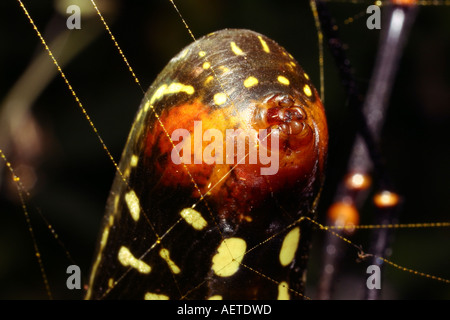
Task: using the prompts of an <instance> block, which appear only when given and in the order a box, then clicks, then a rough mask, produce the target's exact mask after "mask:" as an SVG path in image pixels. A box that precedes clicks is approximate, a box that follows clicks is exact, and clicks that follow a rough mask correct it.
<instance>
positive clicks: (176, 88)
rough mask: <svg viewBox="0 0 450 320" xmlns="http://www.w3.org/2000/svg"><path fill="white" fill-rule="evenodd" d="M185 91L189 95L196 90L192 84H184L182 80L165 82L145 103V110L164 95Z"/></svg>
mask: <svg viewBox="0 0 450 320" xmlns="http://www.w3.org/2000/svg"><path fill="white" fill-rule="evenodd" d="M180 92H184V93H187V94H189V95H191V94H193V93H194V92H195V90H194V87H193V86H191V85H186V84H182V83H180V82H172V83H171V84H169V85H167V84H163V85H161V86H160V87H159V88H158V89H156V91H155V93H154V94H153V95H152V97H151V98H150V100H149V101H147V103H146V104H145V106H144V107H145V111H147V110H148V108H149V106H151V105H153V103H155V101H158V100H159V99H161V98H162V97H163V96H165V95H167V94H174V93H180Z"/></svg>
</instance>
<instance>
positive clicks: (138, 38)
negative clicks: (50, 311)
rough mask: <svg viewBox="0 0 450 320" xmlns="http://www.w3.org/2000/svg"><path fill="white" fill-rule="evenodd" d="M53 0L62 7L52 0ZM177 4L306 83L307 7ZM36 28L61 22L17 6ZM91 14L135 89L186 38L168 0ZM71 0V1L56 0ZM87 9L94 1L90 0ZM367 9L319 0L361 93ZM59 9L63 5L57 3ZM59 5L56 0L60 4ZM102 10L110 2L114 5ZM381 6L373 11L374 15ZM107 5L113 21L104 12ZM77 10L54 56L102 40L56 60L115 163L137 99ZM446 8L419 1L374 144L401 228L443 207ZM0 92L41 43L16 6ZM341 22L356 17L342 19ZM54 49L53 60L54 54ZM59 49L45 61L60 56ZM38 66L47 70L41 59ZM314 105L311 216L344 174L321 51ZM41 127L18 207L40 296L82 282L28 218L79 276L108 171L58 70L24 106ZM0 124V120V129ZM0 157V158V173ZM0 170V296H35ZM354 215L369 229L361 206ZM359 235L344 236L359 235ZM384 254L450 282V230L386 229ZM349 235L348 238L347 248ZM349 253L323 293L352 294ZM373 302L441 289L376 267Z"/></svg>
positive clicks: (1, 9) (333, 92) (449, 95)
mask: <svg viewBox="0 0 450 320" xmlns="http://www.w3.org/2000/svg"><path fill="white" fill-rule="evenodd" d="M57 2H59V3H60V4H61V3H64V1H62V0H60V1H57ZM179 2H180V3H177V4H178V5H179V9H180V11H181V13H182V15H183V17H184V18H185V19H186V21H187V23H188V24H189V27H190V28H191V30H192V32H193V34H194V35H195V36H196V37H200V36H202V35H204V34H206V33H209V32H212V31H215V30H219V29H223V28H248V29H253V30H255V31H258V32H260V33H263V34H265V35H267V36H269V37H271V38H273V39H274V40H276V41H277V42H278V43H280V44H281V45H282V46H284V47H285V48H286V49H287V50H288V51H289V52H291V53H292V55H293V56H294V57H295V58H296V59H297V61H299V62H300V64H301V65H302V66H303V68H304V69H305V71H306V72H307V73H308V74H309V75H310V76H311V78H312V80H313V82H314V83H315V84H316V87H317V88H318V85H319V73H318V70H319V63H318V61H319V59H318V49H317V48H318V47H317V32H316V29H315V26H314V21H313V17H312V14H311V10H310V8H309V6H308V4H307V1H303V2H301V3H300V1H298V2H297V3H294V2H293V1H284V0H283V1H280V0H278V1H270V0H264V1H263V0H258V1H256V0H254V1H251V0H245V1H237V0H236V1H234V0H233V1H230V0H227V1H217V0H216V1H211V0H199V1H179ZM24 3H25V5H26V6H27V8H28V10H29V11H30V14H31V16H32V17H33V19H34V20H35V23H36V25H37V26H38V28H39V29H40V31H41V32H42V33H43V34H44V37H45V38H46V40H47V41H48V42H49V43H50V42H51V41H50V40H51V39H52V38H53V37H54V36H55V35H57V34H59V33H60V32H62V31H64V30H67V29H66V27H65V19H66V17H65V16H61V15H59V14H58V13H56V12H55V9H54V6H53V1H44V0H40V1H39V2H37V1H24ZM106 3H107V5H108V8H109V9H110V10H109V9H108V8H104V9H103V12H104V13H105V16H106V18H107V21H108V22H110V26H111V29H112V32H113V33H114V35H115V37H116V39H117V40H118V43H119V44H120V46H121V48H122V49H123V51H124V53H125V55H126V57H127V59H128V60H129V62H130V64H131V65H132V67H133V69H134V71H135V73H136V74H137V76H138V77H139V80H140V81H141V84H142V87H143V89H144V90H145V89H146V88H147V87H148V86H149V85H150V84H151V82H152V81H153V79H154V78H155V77H156V75H157V74H158V72H159V71H160V70H161V69H162V68H163V67H164V65H165V64H166V63H167V62H168V61H169V60H170V58H171V57H172V56H174V55H175V54H176V53H177V52H179V51H180V50H181V49H182V48H183V47H184V46H185V45H187V44H188V43H190V42H191V41H192V39H191V38H190V36H189V33H188V32H187V30H186V29H185V27H184V25H183V23H182V21H181V20H180V18H179V17H178V15H177V13H176V11H175V10H174V9H173V7H172V5H171V4H170V2H169V1H165V0H164V1H163V0H158V1H155V0H154V1H106ZM69 4H77V1H75V0H73V1H69ZM99 4H100V1H99ZM369 4H370V3H368V2H366V3H361V4H350V3H344V2H340V3H330V5H329V6H330V10H331V11H332V13H333V15H334V17H335V18H336V20H337V23H338V25H339V26H340V32H341V37H342V40H343V41H344V42H346V43H347V45H348V55H349V57H350V60H351V62H352V64H353V66H354V70H355V76H356V78H357V80H358V82H359V84H360V86H361V88H362V90H365V89H366V87H367V85H368V82H369V77H370V72H371V69H372V67H373V63H374V56H375V52H376V47H377V42H378V36H379V32H378V31H369V30H368V29H367V28H366V26H365V21H366V15H365V9H366V7H367V6H368V5H369ZM65 6H67V5H65ZM63 7H64V5H63ZM114 7H115V10H114ZM382 10H383V9H382ZM109 11H111V12H114V13H113V14H112V15H107V13H108V12H109ZM85 12H86V11H84V9H82V25H81V26H82V29H81V30H77V31H75V30H74V31H71V36H70V38H69V39H68V40H67V45H66V47H65V49H64V50H66V52H67V50H73V49H72V48H74V47H76V46H77V43H79V42H80V39H81V38H83V37H86V35H88V34H89V33H91V34H92V33H93V32H94V30H100V31H101V34H99V36H98V37H97V38H95V40H94V41H93V42H92V43H91V44H90V45H89V46H87V47H86V48H85V49H84V50H82V51H81V52H80V53H79V54H77V55H76V56H75V57H74V58H73V59H72V60H71V61H70V62H69V63H68V64H67V65H66V66H65V67H64V72H65V73H66V75H67V77H68V79H69V81H70V82H71V84H72V86H73V88H74V89H75V90H76V92H77V95H78V96H79V98H80V100H81V101H82V103H83V106H84V107H85V108H86V109H87V111H88V113H89V115H90V117H91V118H92V120H93V122H94V124H95V126H96V127H97V129H98V131H99V132H100V134H101V137H102V138H103V140H104V141H105V143H106V145H107V146H108V148H109V150H110V151H111V153H112V154H113V156H114V158H115V159H116V161H118V160H119V159H120V154H121V150H122V147H123V146H124V144H125V140H126V137H127V135H128V130H129V129H130V126H131V123H132V121H133V118H134V115H135V112H136V110H137V108H138V106H139V104H140V101H141V99H142V97H143V94H142V91H141V90H140V88H139V87H138V86H137V85H136V83H135V82H134V79H133V78H132V76H131V75H130V73H129V72H128V70H127V68H126V66H125V64H124V62H123V60H122V58H121V57H120V56H119V54H118V53H117V50H116V49H115V48H114V46H113V44H112V41H111V39H110V38H109V36H108V35H107V34H106V31H105V30H104V28H103V26H102V24H101V22H100V21H99V19H98V17H97V16H96V15H94V16H93V18H91V19H89V18H88V17H87V14H85ZM449 14H450V8H449V7H444V6H430V7H421V8H420V12H419V15H418V17H417V21H416V23H415V25H414V28H413V29H412V34H411V37H410V40H409V42H408V44H407V47H406V50H405V54H404V56H403V58H402V60H401V63H400V65H399V74H398V78H397V82H396V84H395V86H394V88H393V96H392V100H391V102H390V107H389V113H388V119H387V122H386V125H385V129H384V131H383V132H384V133H383V144H382V149H383V152H384V155H385V159H386V163H387V165H388V171H389V173H390V175H391V177H392V179H393V181H394V183H395V186H396V187H397V190H398V192H399V193H400V194H401V195H402V197H403V199H404V205H403V208H402V212H401V216H400V221H401V222H405V223H406V222H438V221H448V220H449V218H448V217H449V212H450V201H449V198H450V188H449V187H448V185H449V183H448V181H449V180H450V167H449V163H450V152H449V138H450V134H449V125H450V76H449V75H450V66H449V58H448V57H449V56H450V20H449V19H448V17H449ZM0 17H1V18H0V26H1V28H0V39H1V49H2V50H0V61H1V62H0V66H1V69H0V70H1V72H0V99H3V98H4V97H5V96H6V94H7V93H8V91H9V90H10V89H11V88H12V86H13V85H14V83H15V82H16V81H17V79H18V78H19V77H20V75H21V74H22V73H23V72H24V70H25V69H26V68H27V66H28V65H29V64H30V62H31V61H32V60H33V59H34V58H35V57H36V56H37V55H38V54H40V53H42V51H43V47H42V44H41V43H40V40H39V39H38V37H37V36H36V34H35V31H34V30H33V29H32V27H31V25H30V23H29V22H28V20H27V18H26V16H25V15H24V13H23V11H22V9H21V8H20V6H19V5H18V3H16V2H15V1H1V4H0ZM349 17H360V18H359V19H356V20H355V22H353V23H351V24H348V25H347V24H344V21H345V19H347V18H349ZM64 54H66V53H64V51H63V52H62V53H61V55H64ZM59 57H60V56H57V58H58V59H59ZM48 63H49V64H51V61H50V59H48ZM325 68H326V74H325V85H326V91H325V96H326V98H325V107H326V111H327V115H328V121H329V127H330V154H329V159H328V172H327V181H326V185H325V190H324V195H323V197H322V203H321V205H320V208H319V209H320V210H319V215H320V216H319V220H320V221H322V222H323V221H324V219H323V216H324V212H325V211H326V208H327V206H328V205H329V204H330V201H331V199H332V195H333V193H334V188H335V187H336V181H337V180H338V179H339V178H340V177H341V175H342V174H343V173H344V170H345V161H346V157H347V156H348V153H349V148H350V145H351V142H352V130H351V129H352V124H351V123H349V118H350V117H349V111H348V109H347V105H346V98H345V95H344V93H343V90H342V86H341V84H340V82H339V78H338V75H337V72H336V66H335V64H334V62H333V60H332V59H331V57H330V55H329V53H328V51H327V49H326V48H325ZM31 110H32V113H33V116H34V119H35V121H36V123H37V124H38V125H39V128H40V130H41V132H42V134H43V147H42V148H41V150H40V152H39V153H38V155H37V156H36V158H35V159H34V160H33V161H32V162H31V163H30V165H32V166H33V168H34V169H35V172H36V175H37V177H38V179H37V182H36V184H35V185H34V188H33V189H31V193H32V197H31V200H29V201H28V202H27V205H28V208H29V212H30V215H31V219H32V224H33V230H34V232H35V234H36V237H37V244H38V246H39V248H40V251H41V255H42V259H43V261H44V267H45V269H46V274H47V276H48V277H49V282H50V287H51V289H52V293H53V296H54V297H55V298H58V299H66V298H69V299H77V298H81V297H82V292H81V290H79V291H77V292H70V291H69V290H67V288H66V287H65V278H66V277H67V275H66V274H65V269H66V267H67V265H69V264H71V262H70V261H69V260H67V259H66V258H65V250H64V249H61V247H60V246H59V245H58V242H57V241H55V240H54V239H53V237H52V236H51V235H50V233H49V232H48V230H47V229H48V226H47V223H45V222H42V219H41V218H40V217H39V212H41V213H42V215H43V216H44V217H45V219H46V220H47V221H48V223H50V224H51V226H52V227H54V230H55V231H56V233H57V234H58V236H59V238H60V239H61V241H62V242H63V243H64V246H65V247H66V248H67V251H68V252H70V254H71V256H72V257H73V259H74V260H75V263H76V264H78V265H79V266H80V267H81V270H82V273H83V277H84V282H85V283H86V282H87V277H88V272H89V268H90V264H91V262H92V259H93V251H94V248H95V243H96V239H97V236H98V232H99V225H100V220H101V217H102V214H103V210H104V205H105V202H106V198H107V196H108V193H109V190H110V185H111V183H112V180H113V177H114V172H115V171H114V166H113V165H112V163H111V161H110V160H109V159H108V157H107V156H106V154H105V152H104V150H103V149H102V147H101V145H100V144H99V142H98V139H97V138H96V136H95V135H94V134H93V132H92V129H91V128H90V127H89V125H88V123H87V121H86V120H85V119H84V117H83V115H82V113H81V112H80V110H79V108H78V106H77V104H76V102H75V101H74V99H73V97H72V95H71V94H70V92H69V91H68V89H67V87H66V85H65V84H64V82H63V81H62V79H61V78H60V77H59V76H56V77H55V78H54V80H53V81H51V83H50V84H49V85H48V86H47V87H46V89H45V90H44V92H42V94H41V95H40V96H39V98H38V99H37V100H36V101H34V102H33V104H32V105H31ZM0 129H1V128H0ZM0 148H2V149H3V150H4V151H5V153H6V155H7V156H8V157H9V160H10V161H11V162H12V165H13V167H14V166H15V165H16V164H17V163H20V162H21V161H22V159H21V158H20V146H15V147H14V148H7V147H6V146H0ZM3 166H4V164H2V167H3ZM2 170H3V172H2V175H3V176H2V177H1V178H0V182H1V189H0V192H1V194H0V197H1V198H0V201H1V202H0V298H3V299H36V298H42V299H46V298H47V295H46V292H45V289H44V285H43V281H42V277H41V276H40V271H39V265H38V264H37V262H36V258H35V253H34V251H33V242H32V240H31V237H30V234H29V231H28V228H27V225H26V222H25V218H24V213H23V209H22V208H21V206H20V202H18V197H17V192H16V191H15V189H14V187H13V186H12V184H11V178H10V175H9V173H7V172H6V173H5V171H6V170H5V167H3V168H2ZM361 214H362V218H361V220H362V223H363V224H370V223H371V221H372V218H373V217H372V210H371V205H370V202H369V203H368V205H367V206H366V207H365V209H364V211H363V212H362V213H361ZM367 235H368V234H367V232H366V231H360V232H359V233H358V235H357V236H358V237H360V238H356V242H357V243H363V242H364V241H365V238H366V237H367ZM322 237H323V234H322V233H321V232H320V231H318V232H317V239H316V242H315V244H314V246H313V251H312V258H311V267H310V269H309V281H308V284H309V289H308V291H307V292H306V294H307V295H308V296H310V297H312V298H314V292H315V288H316V283H317V270H318V269H319V267H318V266H319V265H320V254H321V250H320V245H321V238H322ZM394 240H395V241H394V244H393V255H392V260H393V261H395V262H397V263H399V264H400V265H404V266H407V267H410V268H412V269H416V270H419V271H423V272H427V273H431V274H434V275H438V276H442V277H444V278H447V279H448V278H450V273H449V270H450V247H449V245H448V244H449V243H450V242H449V241H450V237H449V231H448V228H447V229H442V228H429V229H407V230H397V231H396V235H395V239H394ZM358 241H360V242H358ZM355 260H356V255H355V252H354V250H353V251H350V253H349V254H348V255H346V256H345V257H344V261H345V263H346V265H345V266H344V267H343V270H344V271H345V272H344V275H343V276H342V278H341V279H340V280H338V281H337V283H336V286H337V292H336V295H335V296H334V297H335V298H344V299H355V298H360V296H359V292H358V288H359V286H361V285H364V283H362V284H361V283H357V282H356V281H360V280H355V279H356V278H358V277H361V276H362V277H363V279H364V277H365V267H364V266H361V264H357V263H356V262H355ZM383 280H384V282H383V296H382V297H383V298H386V299H398V298H400V299H411V298H413V299H414V298H415V299H417V298H420V299H449V298H450V287H449V285H448V284H443V283H439V282H437V281H433V280H430V279H423V278H420V277H418V276H414V275H411V274H409V273H406V272H401V271H399V270H396V269H393V268H392V267H387V268H386V272H385V273H384V275H383Z"/></svg>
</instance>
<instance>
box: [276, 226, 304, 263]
mask: <svg viewBox="0 0 450 320" xmlns="http://www.w3.org/2000/svg"><path fill="white" fill-rule="evenodd" d="M299 240H300V228H299V227H296V228H294V229H292V230H291V231H289V233H288V234H287V235H286V237H285V238H284V240H283V244H282V245H281V250H280V263H281V265H282V266H283V267H285V266H287V265H289V264H290V263H291V262H292V260H294V256H295V252H296V251H297V247H298V242H299Z"/></svg>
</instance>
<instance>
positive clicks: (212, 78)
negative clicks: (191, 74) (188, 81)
mask: <svg viewBox="0 0 450 320" xmlns="http://www.w3.org/2000/svg"><path fill="white" fill-rule="evenodd" d="M213 80H214V77H213V76H208V78H206V80H205V82H204V83H205V86H206V85H208V84H209V83H210V82H211V81H213Z"/></svg>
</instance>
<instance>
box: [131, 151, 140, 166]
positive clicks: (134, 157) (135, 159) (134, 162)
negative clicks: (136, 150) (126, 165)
mask: <svg viewBox="0 0 450 320" xmlns="http://www.w3.org/2000/svg"><path fill="white" fill-rule="evenodd" d="M138 161H139V157H138V156H137V155H135V154H133V155H132V156H131V160H130V166H131V167H136V166H137V164H138Z"/></svg>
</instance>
